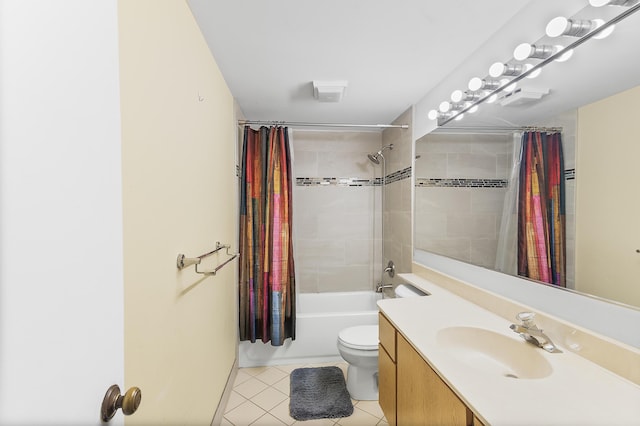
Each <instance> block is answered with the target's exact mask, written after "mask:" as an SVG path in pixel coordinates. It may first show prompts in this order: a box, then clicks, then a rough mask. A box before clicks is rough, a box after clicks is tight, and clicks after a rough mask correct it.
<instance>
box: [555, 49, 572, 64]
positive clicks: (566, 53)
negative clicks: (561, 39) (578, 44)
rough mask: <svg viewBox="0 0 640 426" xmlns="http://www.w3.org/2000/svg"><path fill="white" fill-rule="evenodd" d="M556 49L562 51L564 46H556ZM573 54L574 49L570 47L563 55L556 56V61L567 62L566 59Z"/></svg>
mask: <svg viewBox="0 0 640 426" xmlns="http://www.w3.org/2000/svg"><path fill="white" fill-rule="evenodd" d="M556 49H557V52H561V51H563V50H564V46H556ZM572 56H573V49H569V50H567V51H566V52H565V53H563V54H562V55H560V56H558V57H557V58H556V61H558V62H565V61H568V60H569V59H570V58H571V57H572Z"/></svg>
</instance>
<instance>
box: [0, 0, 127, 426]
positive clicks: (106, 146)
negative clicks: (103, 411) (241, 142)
mask: <svg viewBox="0 0 640 426" xmlns="http://www.w3.org/2000/svg"><path fill="white" fill-rule="evenodd" d="M0 17H1V18H0V19H1V22H0V43H1V44H0V55H1V56H0V79H1V80H0V91H1V96H0V99H1V103H0V123H2V124H1V127H0V141H1V145H0V184H1V186H0V250H1V251H0V378H1V379H0V424H11V425H16V424H52V423H55V424H99V419H98V413H99V408H100V404H101V402H102V397H103V396H104V393H105V392H106V390H107V388H108V387H109V386H110V385H111V384H115V383H117V384H119V385H120V386H122V385H123V383H122V382H123V335H122V329H123V288H122V272H123V271H122V219H121V178H120V100H119V81H118V37H117V35H118V33H117V16H116V4H115V1H101V2H86V1H83V0H75V1H74V0H68V1H65V2H50V1H47V0H41V1H24V0H14V1H12V0H3V1H0ZM121 417H122V415H121V414H119V415H118V416H117V419H121ZM120 421H121V420H120Z"/></svg>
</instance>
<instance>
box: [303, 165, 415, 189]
mask: <svg viewBox="0 0 640 426" xmlns="http://www.w3.org/2000/svg"><path fill="white" fill-rule="evenodd" d="M409 178H411V167H407V168H405V169H402V170H398V171H397V172H393V173H390V174H388V175H387V179H386V183H387V184H389V183H392V182H397V181H399V180H402V179H409ZM381 184H382V178H379V177H377V178H373V179H367V178H353V177H347V178H341V177H326V178H325V177H323V178H313V177H297V178H296V186H327V185H334V186H380V185H381Z"/></svg>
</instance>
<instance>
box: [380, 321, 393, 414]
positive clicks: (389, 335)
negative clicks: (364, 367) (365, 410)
mask: <svg viewBox="0 0 640 426" xmlns="http://www.w3.org/2000/svg"><path fill="white" fill-rule="evenodd" d="M378 329H379V332H378V333H379V341H380V345H379V348H378V403H379V404H380V407H381V408H382V411H383V412H384V415H385V417H386V418H387V422H388V423H389V425H391V426H395V425H396V329H395V328H394V327H393V326H392V325H391V323H390V322H389V321H388V320H387V318H386V317H385V316H384V315H382V314H379V321H378Z"/></svg>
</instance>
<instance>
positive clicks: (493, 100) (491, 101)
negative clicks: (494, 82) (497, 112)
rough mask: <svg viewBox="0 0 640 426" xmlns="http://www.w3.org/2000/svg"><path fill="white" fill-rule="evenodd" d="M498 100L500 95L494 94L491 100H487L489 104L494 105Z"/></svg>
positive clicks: (490, 97)
mask: <svg viewBox="0 0 640 426" xmlns="http://www.w3.org/2000/svg"><path fill="white" fill-rule="evenodd" d="M496 99H498V95H496V94H495V93H494V94H493V95H491V96H489V99H487V103H488V104H492V103H494V102H495V101H496Z"/></svg>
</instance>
